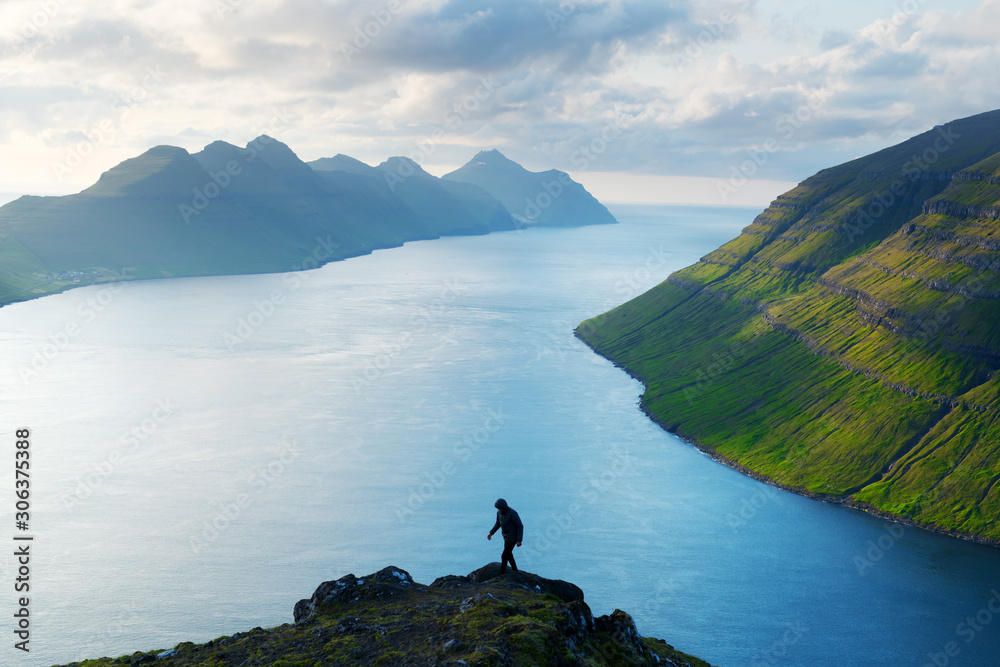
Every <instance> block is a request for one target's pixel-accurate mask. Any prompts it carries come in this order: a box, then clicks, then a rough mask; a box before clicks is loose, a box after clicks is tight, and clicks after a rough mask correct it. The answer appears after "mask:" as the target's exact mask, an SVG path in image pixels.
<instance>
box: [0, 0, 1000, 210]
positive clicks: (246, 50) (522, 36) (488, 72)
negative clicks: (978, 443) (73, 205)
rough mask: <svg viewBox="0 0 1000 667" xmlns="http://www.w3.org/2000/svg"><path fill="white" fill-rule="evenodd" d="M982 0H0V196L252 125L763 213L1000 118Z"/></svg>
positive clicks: (987, 6) (998, 16)
mask: <svg viewBox="0 0 1000 667" xmlns="http://www.w3.org/2000/svg"><path fill="white" fill-rule="evenodd" d="M997 34H1000V0H949V2H943V1H942V0H837V2H832V1H830V0H825V1H823V2H820V1H811V0H706V1H700V2H692V1H689V0H676V1H663V0H586V1H583V0H581V1H571V0H502V1H500V0H498V1H496V2H485V1H474V0H377V1H375V2H359V1H357V0H170V1H169V2H164V1H157V0H147V1H144V2H143V1H133V2H126V1H123V0H100V2H98V1H96V0H0V193H4V196H3V198H2V199H0V201H3V200H7V199H10V198H12V197H14V196H17V195H20V194H25V193H30V194H66V193H71V192H78V191H79V190H81V189H83V188H85V187H87V186H88V185H90V184H91V183H93V182H94V181H95V180H97V178H98V177H99V176H100V174H101V173H102V172H104V171H106V170H107V169H110V168H111V167H113V166H114V165H115V164H117V163H119V162H121V161H122V160H124V159H127V158H129V157H133V156H135V155H138V154H140V153H142V152H143V151H145V150H146V149H148V148H150V147H152V146H154V145H158V144H170V145H174V146H181V147H183V148H185V149H187V150H189V151H191V152H196V151H198V150H200V149H201V148H203V147H204V146H205V145H207V144H209V143H211V142H212V141H215V140H217V139H222V140H224V141H228V142H230V143H233V144H237V145H241V146H242V145H245V144H246V143H248V142H249V141H251V140H252V139H254V138H255V137H256V136H258V135H260V134H268V135H269V136H272V137H274V138H276V139H279V140H280V141H283V142H284V143H286V144H288V145H289V146H290V147H291V148H292V150H294V151H295V152H296V153H297V154H298V155H299V157H301V158H302V159H304V160H314V159H317V158H320V157H329V156H333V155H336V154H337V153H344V154H347V155H350V156H352V157H355V158H357V159H359V160H362V161H364V162H367V163H369V164H372V165H375V164H378V163H380V162H382V161H383V160H385V159H386V158H388V157H390V156H394V155H405V156H408V157H411V158H412V159H414V160H416V161H417V162H418V163H420V164H421V165H422V166H423V167H424V168H425V169H427V170H428V171H429V172H431V173H433V174H437V175H442V174H444V173H447V172H448V171H451V170H453V169H455V168H458V167H459V166H461V165H462V164H464V163H465V162H467V161H468V160H469V159H470V158H472V156H473V155H475V153H476V152H478V151H479V150H482V149H490V148H496V149H498V150H500V151H501V152H503V153H504V154H505V155H506V156H507V157H509V158H511V159H512V160H515V161H517V162H520V163H521V164H523V165H524V166H525V167H527V168H528V169H531V170H533V171H541V170H545V169H550V168H555V169H560V170H563V171H566V172H569V173H570V174H571V175H572V176H573V177H574V178H575V179H576V180H578V181H580V182H581V183H583V184H584V185H585V186H586V187H587V188H588V189H589V190H590V191H591V192H592V193H594V194H595V196H597V197H598V198H599V199H601V200H602V201H605V202H606V203H607V202H627V201H641V202H665V203H680V202H687V203H701V204H719V205H760V206H766V204H767V203H768V202H769V201H770V200H771V199H772V198H773V197H774V196H776V195H777V194H780V193H781V192H784V191H786V190H788V189H790V188H791V187H793V186H794V184H795V183H797V182H799V181H801V180H803V179H805V178H807V177H809V176H810V175H812V174H813V173H815V172H817V171H819V170H820V169H823V168H826V167H830V166H833V165H836V164H840V163H842V162H845V161H847V160H850V159H853V158H855V157H858V156H861V155H865V154H868V153H871V152H873V151H876V150H879V149H881V148H884V147H886V146H890V145H893V144H896V143H899V142H900V141H903V140H905V139H907V138H909V137H911V136H913V135H915V134H918V133H920V132H923V131H925V130H927V129H930V128H931V127H933V126H934V125H937V124H940V123H944V122H947V121H949V120H954V119H956V118H963V117H966V116H971V115H974V114H977V113H981V112H985V111H990V110H993V109H996V108H1000V85H998V83H1000V67H998V66H997V63H998V62H1000V53H998V51H1000V39H997V37H996V35H997Z"/></svg>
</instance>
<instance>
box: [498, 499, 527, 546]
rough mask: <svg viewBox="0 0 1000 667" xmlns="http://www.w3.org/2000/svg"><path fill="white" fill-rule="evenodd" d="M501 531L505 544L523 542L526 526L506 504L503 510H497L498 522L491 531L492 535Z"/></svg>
mask: <svg viewBox="0 0 1000 667" xmlns="http://www.w3.org/2000/svg"><path fill="white" fill-rule="evenodd" d="M498 528H499V529H500V530H501V532H502V533H503V541H504V542H522V541H523V539H522V538H523V537H524V524H523V523H521V517H519V516H518V515H517V512H515V511H514V510H513V509H511V508H510V507H507V506H506V504H504V507H503V508H502V509H497V522H496V523H495V524H493V528H491V529H490V535H492V534H493V533H495V532H497V529H498Z"/></svg>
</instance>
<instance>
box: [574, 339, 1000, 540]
mask: <svg viewBox="0 0 1000 667" xmlns="http://www.w3.org/2000/svg"><path fill="white" fill-rule="evenodd" d="M579 329H580V328H579V327H577V328H575V329H574V330H573V335H574V336H576V337H577V338H579V339H580V340H581V341H583V343H584V345H586V346H587V347H589V348H590V349H591V350H592V351H593V352H594V354H597V355H600V356H601V357H602V358H604V359H607V360H608V361H610V362H611V363H612V365H614V367H615V368H618V369H619V370H622V371H624V372H625V373H626V374H627V375H628V376H629V377H630V378H632V379H633V380H635V381H636V382H638V383H639V384H641V385H642V388H643V393H642V395H640V397H639V409H640V410H641V411H642V413H643V414H644V415H645V416H646V417H647V418H648V419H649V420H650V421H651V422H653V423H654V424H656V425H657V426H659V427H660V428H661V429H663V430H664V431H666V432H667V433H669V434H670V435H673V436H676V437H677V438H679V439H680V440H681V441H683V442H684V443H686V444H688V445H690V446H692V447H694V448H695V449H697V450H698V451H700V452H701V453H703V454H705V455H706V456H708V457H709V458H711V459H712V460H713V461H716V462H718V463H721V464H722V465H724V466H726V467H727V468H732V469H733V470H736V471H737V472H740V473H742V474H744V475H746V476H747V477H751V478H753V479H755V480H757V481H758V482H763V483H764V484H768V485H769V486H773V487H775V488H777V489H781V490H782V491H787V492H789V493H794V494H795V495H798V496H803V497H805V498H809V499H810V500H817V501H819V502H824V503H828V504H830V505H840V506H842V507H848V508H850V509H853V510H855V511H858V512H864V513H865V514H868V515H870V516H876V517H878V518H880V519H883V520H886V521H892V522H893V523H898V524H901V525H904V526H908V527H910V528H917V529H919V530H923V531H926V532H928V533H934V534H936V535H943V536H945V537H951V538H954V539H959V540H962V541H965V542H972V543H974V544H979V545H981V546H986V547H992V548H994V549H1000V541H997V540H991V539H989V538H988V537H983V536H982V535H976V534H975V533H964V532H962V531H957V530H951V529H948V528H943V527H940V526H935V525H932V524H926V523H921V522H918V521H914V520H913V519H909V518H907V517H904V516H900V515H898V514H893V513H892V512H887V511H885V510H882V509H879V508H877V507H875V506H874V505H872V504H870V503H866V502H862V501H860V500H855V499H854V498H851V497H845V496H834V495H830V494H823V493H816V492H814V491H809V490H808V489H802V488H799V487H796V486H791V485H789V484H784V483H783V482H779V481H777V480H774V479H772V478H770V477H768V476H767V475H765V474H763V473H760V472H757V471H756V470H753V469H752V468H748V467H747V466H745V465H743V464H742V463H739V462H738V461H734V460H732V459H730V458H728V457H726V456H723V455H722V454H719V453H718V452H717V451H715V450H714V449H713V448H712V447H709V446H708V445H705V444H703V443H701V442H699V441H698V439H697V438H695V437H693V436H691V435H690V434H687V433H684V432H683V431H682V430H681V429H680V428H679V426H672V425H671V424H669V423H667V422H666V421H664V420H663V419H661V418H660V417H659V416H658V415H656V414H655V413H654V412H653V411H652V410H650V409H649V407H648V406H647V405H646V402H645V392H646V389H647V387H646V383H645V382H643V381H642V379H641V378H639V377H638V376H636V375H635V374H634V373H633V372H632V371H631V369H629V368H628V367H627V366H624V365H622V364H620V363H618V362H617V361H615V360H614V359H611V358H610V357H608V356H605V355H604V354H601V352H600V351H598V350H597V349H596V348H595V347H594V346H593V345H591V344H590V343H588V342H587V340H586V339H585V338H583V336H581V335H580V330H579Z"/></svg>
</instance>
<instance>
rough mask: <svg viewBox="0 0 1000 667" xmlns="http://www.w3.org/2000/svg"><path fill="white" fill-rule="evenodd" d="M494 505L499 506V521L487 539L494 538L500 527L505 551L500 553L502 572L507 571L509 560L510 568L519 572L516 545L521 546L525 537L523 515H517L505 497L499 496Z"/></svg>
mask: <svg viewBox="0 0 1000 667" xmlns="http://www.w3.org/2000/svg"><path fill="white" fill-rule="evenodd" d="M493 507H496V508H497V522H496V523H495V524H493V528H492V529H490V532H489V533H488V534H487V535H486V539H488V540H492V539H493V533H495V532H497V530H498V529H499V530H500V531H501V534H502V535H503V553H502V554H501V555H500V574H503V573H504V572H506V571H507V563H508V562H509V563H510V568H511V569H512V570H513V571H514V572H517V563H515V562H514V545H515V544H516V545H517V546H521V540H522V539H524V524H523V523H521V517H519V516H518V515H517V512H515V511H514V509H513V508H512V507H510V506H509V505H507V501H506V500H504V499H503V498H497V501H496V502H495V503H493Z"/></svg>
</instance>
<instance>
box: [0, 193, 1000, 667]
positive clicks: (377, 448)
mask: <svg viewBox="0 0 1000 667" xmlns="http://www.w3.org/2000/svg"><path fill="white" fill-rule="evenodd" d="M612 211H613V212H614V213H615V214H616V216H617V217H618V218H619V220H620V221H621V223H622V224H620V225H615V226H602V227H585V228H580V229H537V230H531V231H526V232H510V233H503V234H493V235H490V236H482V237H464V238H445V239H440V240H435V241H428V242H419V243H411V244H407V245H406V246H404V247H402V248H396V249H391V250H384V251H378V252H375V253H374V254H372V255H369V256H366V257H359V258H354V259H350V260H347V261H344V262H337V263H333V264H330V265H327V266H325V267H323V268H321V269H318V270H315V271H311V272H307V273H295V274H284V275H257V276H235V277H214V278H198V279H180V280H163V281H149V282H141V283H130V284H124V285H117V286H105V287H87V288H81V289H78V290H73V291H70V292H67V293H63V294H60V295H56V296H52V297H47V298H44V299H40V300H37V301H32V302H27V303H21V304H15V305H12V306H8V307H4V308H2V309H0V349H2V362H0V363H2V365H3V366H2V371H3V372H2V375H0V383H2V384H0V400H2V406H3V412H2V421H3V424H2V426H0V431H2V432H3V433H4V437H5V438H7V440H8V442H11V441H12V440H13V432H14V430H15V429H18V428H30V429H31V436H32V437H31V453H32V459H31V462H32V468H31V474H32V478H31V480H32V490H33V495H32V503H33V507H32V516H31V525H30V528H31V530H30V533H31V534H32V535H34V536H35V541H34V542H32V546H31V549H32V561H31V596H30V610H31V633H32V634H31V644H30V646H31V653H30V654H24V653H22V652H20V651H15V650H14V649H13V648H12V646H13V643H14V640H13V639H12V637H13V634H12V631H13V629H14V619H13V618H12V614H13V612H14V611H15V610H16V609H15V607H14V599H13V598H14V596H13V595H12V594H7V595H5V596H3V604H4V607H5V609H4V611H3V614H2V616H3V617H5V618H7V619H8V620H7V621H6V622H5V623H0V630H3V634H4V635H5V636H7V637H8V641H6V642H4V645H3V648H2V651H0V653H2V656H3V657H2V659H0V662H2V663H3V664H5V665H26V666H36V665H51V664H53V663H56V662H69V661H72V660H81V659H83V658H87V657H98V656H102V655H109V656H115V655H121V654H125V653H131V652H133V651H136V650H140V649H142V650H149V649H153V648H163V649H167V648H170V647H172V646H174V645H176V644H177V643H179V642H181V641H186V640H192V641H207V640H208V639H212V638H215V637H218V636H220V635H225V634H232V633H235V632H238V631H243V630H248V629H250V628H253V627H254V626H263V627H268V626H274V625H279V624H281V623H284V622H289V621H291V617H292V607H293V605H294V603H295V602H296V601H297V600H299V599H300V598H304V597H308V596H309V595H311V594H312V592H313V590H314V589H315V587H316V586H317V585H318V584H319V583H320V582H322V581H325V580H329V579H334V578H338V577H341V576H343V575H345V574H347V573H354V574H356V575H358V576H361V575H364V574H367V573H370V572H374V571H376V570H378V569H381V568H382V567H385V566H387V565H390V564H392V565H397V566H399V567H402V568H403V569H406V570H408V571H409V572H410V573H411V574H412V575H413V576H414V578H415V579H416V580H417V581H420V582H423V583H430V582H431V581H432V580H433V579H434V578H436V577H438V576H442V575H445V574H464V573H467V572H469V571H471V570H473V569H475V568H477V567H479V566H481V565H483V564H485V563H487V562H489V561H491V560H497V559H498V557H499V553H500V549H501V547H502V545H501V544H500V543H498V541H497V540H494V541H492V542H487V540H486V539H485V538H486V532H487V531H488V530H489V528H490V527H491V526H492V523H493V519H494V510H493V507H492V506H493V501H494V500H495V499H496V498H497V497H498V496H503V497H505V498H506V499H507V500H508V501H509V502H510V504H511V506H512V507H514V508H515V509H517V510H518V512H519V513H520V515H521V517H522V518H523V520H524V522H525V524H526V531H525V544H524V547H523V548H522V549H518V550H516V552H515V555H516V557H517V559H518V564H519V566H520V567H521V568H523V569H526V570H529V571H532V572H536V573H538V574H541V575H543V576H546V577H552V578H561V579H566V580H569V581H572V582H574V583H576V584H578V585H579V586H580V587H582V588H583V590H584V591H585V593H586V597H587V601H588V602H589V604H590V605H591V607H592V608H593V610H594V611H595V613H597V614H606V613H610V612H611V611H612V610H613V609H614V608H616V607H619V608H622V609H625V610H626V611H629V612H630V613H632V614H633V615H634V617H635V618H636V621H637V623H638V626H639V629H640V631H641V632H642V633H644V634H649V635H654V636H658V637H663V638H666V639H667V641H668V642H670V643H673V644H674V645H675V646H676V647H677V648H679V649H681V650H684V651H687V652H690V653H693V654H695V655H698V656H699V657H702V658H704V659H706V660H709V661H711V662H713V663H715V664H719V665H755V666H756V665H777V664H782V665H811V666H817V665H923V664H937V665H943V664H948V665H982V664H990V663H991V661H992V660H993V657H994V656H996V655H998V654H1000V632H997V631H996V628H997V625H996V624H995V623H1000V619H996V620H994V616H995V615H996V612H1000V594H998V593H997V592H996V591H997V590H1000V581H998V575H1000V551H997V550H994V549H990V548H985V547H980V546H976V545H973V544H969V543H965V542H960V541H957V540H953V539H949V538H945V537H941V536H938V535H933V534H930V533H927V532H924V531H920V530H915V529H911V528H904V527H901V526H898V525H896V524H892V523H888V522H885V521H882V520H880V519H877V518H873V517H870V516H868V515H865V514H862V513H859V512H856V511H852V510H848V509H844V508H841V507H837V506H832V505H827V504H822V503H818V502H815V501H811V500H808V499H805V498H802V497H799V496H796V495H792V494H789V493H785V492H781V491H778V490H776V489H774V488H773V487H770V486H768V485H765V484H762V483H760V482H757V481H755V480H753V479H750V478H748V477H745V476H743V475H741V474H740V473H737V472H735V471H733V470H730V469H728V468H726V467H724V466H722V465H720V464H718V463H716V462H714V461H713V460H711V459H710V458H708V457H707V456H705V455H703V454H701V453H700V452H698V451H697V450H696V449H694V448H693V447H691V446H689V445H687V444H685V443H683V442H681V441H679V440H678V439H677V438H675V437H674V436H672V435H670V434H667V433H665V432H664V431H662V430H661V429H659V428H658V427H657V426H655V425H654V424H653V423H651V422H650V421H649V420H648V419H647V418H646V417H645V416H644V415H643V414H642V413H641V412H640V411H639V409H638V407H637V398H638V395H639V393H640V391H641V386H640V385H639V384H638V383H637V382H636V381H634V380H632V379H630V378H629V377H628V376H627V375H626V374H625V373H624V372H622V371H621V370H620V369H617V368H615V367H613V366H612V365H611V364H610V363H609V362H607V361H606V360H604V359H602V358H600V357H598V356H597V355H595V354H594V353H593V352H591V351H590V350H589V349H588V348H587V347H586V346H584V345H583V344H582V343H581V342H579V341H578V340H577V339H575V338H574V337H573V334H572V331H573V327H574V326H575V325H576V324H577V323H579V322H580V321H581V320H583V319H585V318H587V317H591V316H593V315H595V314H598V313H601V312H603V311H605V310H607V309H608V308H610V307H611V306H614V305H616V304H618V303H621V302H622V301H624V300H626V299H628V298H629V297H631V296H633V295H635V294H638V293H639V292H640V291H643V290H645V289H648V288H649V287H651V286H653V285H654V284H656V283H657V282H659V281H660V280H663V279H664V278H666V276H667V275H668V274H669V273H670V272H671V271H673V270H676V269H677V268H680V267H682V266H686V265H688V264H691V263H692V262H694V261H695V260H696V259H697V258H698V257H700V256H701V255H703V254H705V253H706V252H707V251H709V250H711V249H713V248H715V247H717V246H718V245H720V244H721V243H723V242H724V241H726V240H728V239H730V238H732V237H734V236H736V235H737V234H738V233H739V230H740V228H741V227H743V226H745V225H746V224H748V223H749V222H750V220H752V218H753V215H754V214H755V211H752V210H747V209H711V208H684V207H672V208H664V207H639V206H618V207H613V209H612ZM309 252H311V249H304V251H303V255H304V256H305V255H306V254H308V253H309ZM4 451H6V452H8V454H7V455H8V456H9V457H10V459H13V447H12V442H11V445H10V446H7V447H5V448H4ZM10 467H11V466H9V465H8V466H4V469H5V472H4V473H3V476H2V477H3V480H4V481H3V488H5V489H13V473H12V472H11V471H10V470H9V468H10ZM5 495H6V496H7V498H8V501H9V506H12V505H13V500H12V498H13V494H12V493H11V492H10V491H6V492H5ZM12 514H13V512H12V511H10V512H9V513H8V512H5V516H10V517H11V520H10V522H9V524H8V525H10V526H11V527H10V528H9V529H8V538H7V539H8V540H10V538H11V537H12V536H13V534H14V533H15V532H16V531H15V530H14V528H13V516H12ZM9 544H13V543H12V542H9ZM8 551H11V552H12V551H13V549H9V550H8ZM16 568H17V565H16V563H15V562H14V559H13V558H12V556H7V557H6V558H5V559H3V574H2V576H3V581H4V584H3V585H4V586H5V587H12V585H13V581H14V578H15V577H16V576H17V575H16ZM7 590H8V591H10V588H7Z"/></svg>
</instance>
